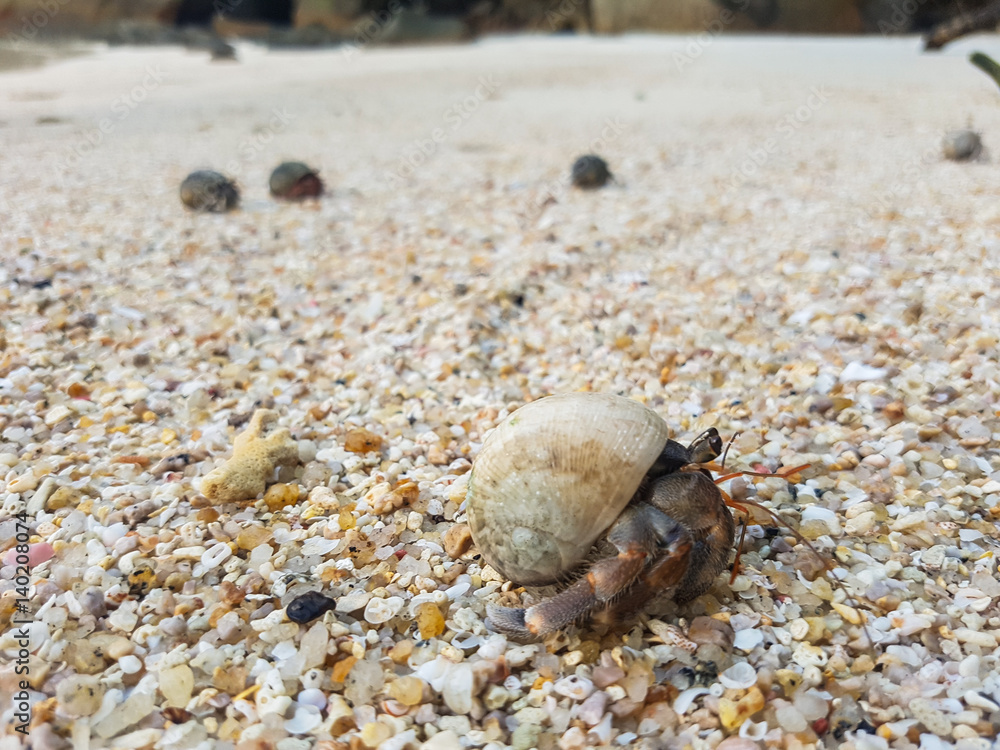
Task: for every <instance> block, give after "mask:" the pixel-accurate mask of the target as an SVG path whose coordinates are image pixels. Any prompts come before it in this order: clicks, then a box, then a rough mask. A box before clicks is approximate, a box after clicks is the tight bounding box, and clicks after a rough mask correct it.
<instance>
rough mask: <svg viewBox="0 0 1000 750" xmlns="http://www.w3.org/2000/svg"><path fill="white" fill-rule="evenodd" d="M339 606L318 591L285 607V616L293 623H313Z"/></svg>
mask: <svg viewBox="0 0 1000 750" xmlns="http://www.w3.org/2000/svg"><path fill="white" fill-rule="evenodd" d="M336 606H337V602H336V601H334V600H333V599H331V598H330V597H328V596H324V595H323V594H321V593H319V592H318V591H309V592H307V593H305V594H303V595H302V596H297V597H295V598H294V599H292V601H290V602H289V603H288V606H287V607H285V615H286V616H287V617H288V619H289V620H291V621H292V622H298V623H303V622H312V621H313V620H315V619H316V618H317V617H322V616H323V615H325V614H326V613H327V612H329V611H330V610H331V609H333V608H334V607H336Z"/></svg>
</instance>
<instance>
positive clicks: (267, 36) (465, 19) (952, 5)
mask: <svg viewBox="0 0 1000 750" xmlns="http://www.w3.org/2000/svg"><path fill="white" fill-rule="evenodd" d="M998 21H1000V0H72V2H69V1H68V0H59V2H55V1H53V2H49V3H39V0H0V35H3V36H4V37H6V38H7V39H8V41H17V40H21V41H34V40H40V39H44V38H46V37H77V38H80V37H83V38H90V39H100V40H104V41H108V42H110V43H113V44H164V43H167V44H172V43H177V44H186V45H188V46H196V47H205V48H206V49H214V47H212V46H211V45H212V44H214V42H211V39H213V38H218V37H223V38H245V39H256V40H258V41H263V42H266V43H268V44H271V45H280V46H317V45H327V44H343V43H354V44H367V43H400V42H405V43H413V42H449V41H460V40H463V39H470V38H475V37H477V36H481V35H484V34H492V33H510V32H535V33H567V32H568V33H597V34H617V33H623V32H628V31H648V32H674V33H711V34H717V33H753V32H757V31H762V30H767V31H773V32H775V33H784V34H863V33H870V34H881V35H883V36H889V35H895V34H915V33H921V34H925V35H926V36H925V42H926V48H927V49H937V48H940V47H941V46H943V45H944V44H946V43H948V42H949V41H951V40H953V39H955V38H958V37H959V36H962V35H964V34H968V33H972V32H974V31H990V30H995V29H996V27H997V23H998Z"/></svg>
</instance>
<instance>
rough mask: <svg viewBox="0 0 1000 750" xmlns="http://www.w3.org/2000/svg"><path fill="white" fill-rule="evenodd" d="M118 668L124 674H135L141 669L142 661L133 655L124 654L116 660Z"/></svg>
mask: <svg viewBox="0 0 1000 750" xmlns="http://www.w3.org/2000/svg"><path fill="white" fill-rule="evenodd" d="M118 666H119V667H121V668H122V672H124V673H125V674H135V673H136V672H138V671H139V670H140V669H142V660H141V659H139V657H138V656H135V655H133V654H126V655H125V656H123V657H122V658H121V659H119V660H118Z"/></svg>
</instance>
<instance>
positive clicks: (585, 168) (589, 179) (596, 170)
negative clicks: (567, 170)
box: [573, 154, 611, 189]
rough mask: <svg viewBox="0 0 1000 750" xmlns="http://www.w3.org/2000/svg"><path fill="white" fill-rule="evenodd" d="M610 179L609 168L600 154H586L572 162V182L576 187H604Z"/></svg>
mask: <svg viewBox="0 0 1000 750" xmlns="http://www.w3.org/2000/svg"><path fill="white" fill-rule="evenodd" d="M610 179H611V170H609V169H608V165H607V162H605V161H604V159H602V158H601V157H600V156H594V155H593V154H587V155H586V156H581V157H580V158H579V159H577V160H576V161H575V162H573V184H574V185H576V186H577V187H578V188H585V189H593V188H599V187H604V185H606V184H607V182H608V180H610Z"/></svg>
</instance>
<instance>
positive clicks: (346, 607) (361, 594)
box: [336, 589, 372, 614]
mask: <svg viewBox="0 0 1000 750" xmlns="http://www.w3.org/2000/svg"><path fill="white" fill-rule="evenodd" d="M371 598H372V595H371V594H370V593H369V592H367V591H365V590H364V589H355V590H354V591H352V592H350V593H349V594H344V596H342V597H340V598H339V599H338V600H337V607H336V611H337V612H342V613H343V614H350V613H351V612H357V611H358V610H359V609H361V608H362V607H364V606H365V605H366V604H368V600H369V599H371Z"/></svg>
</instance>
